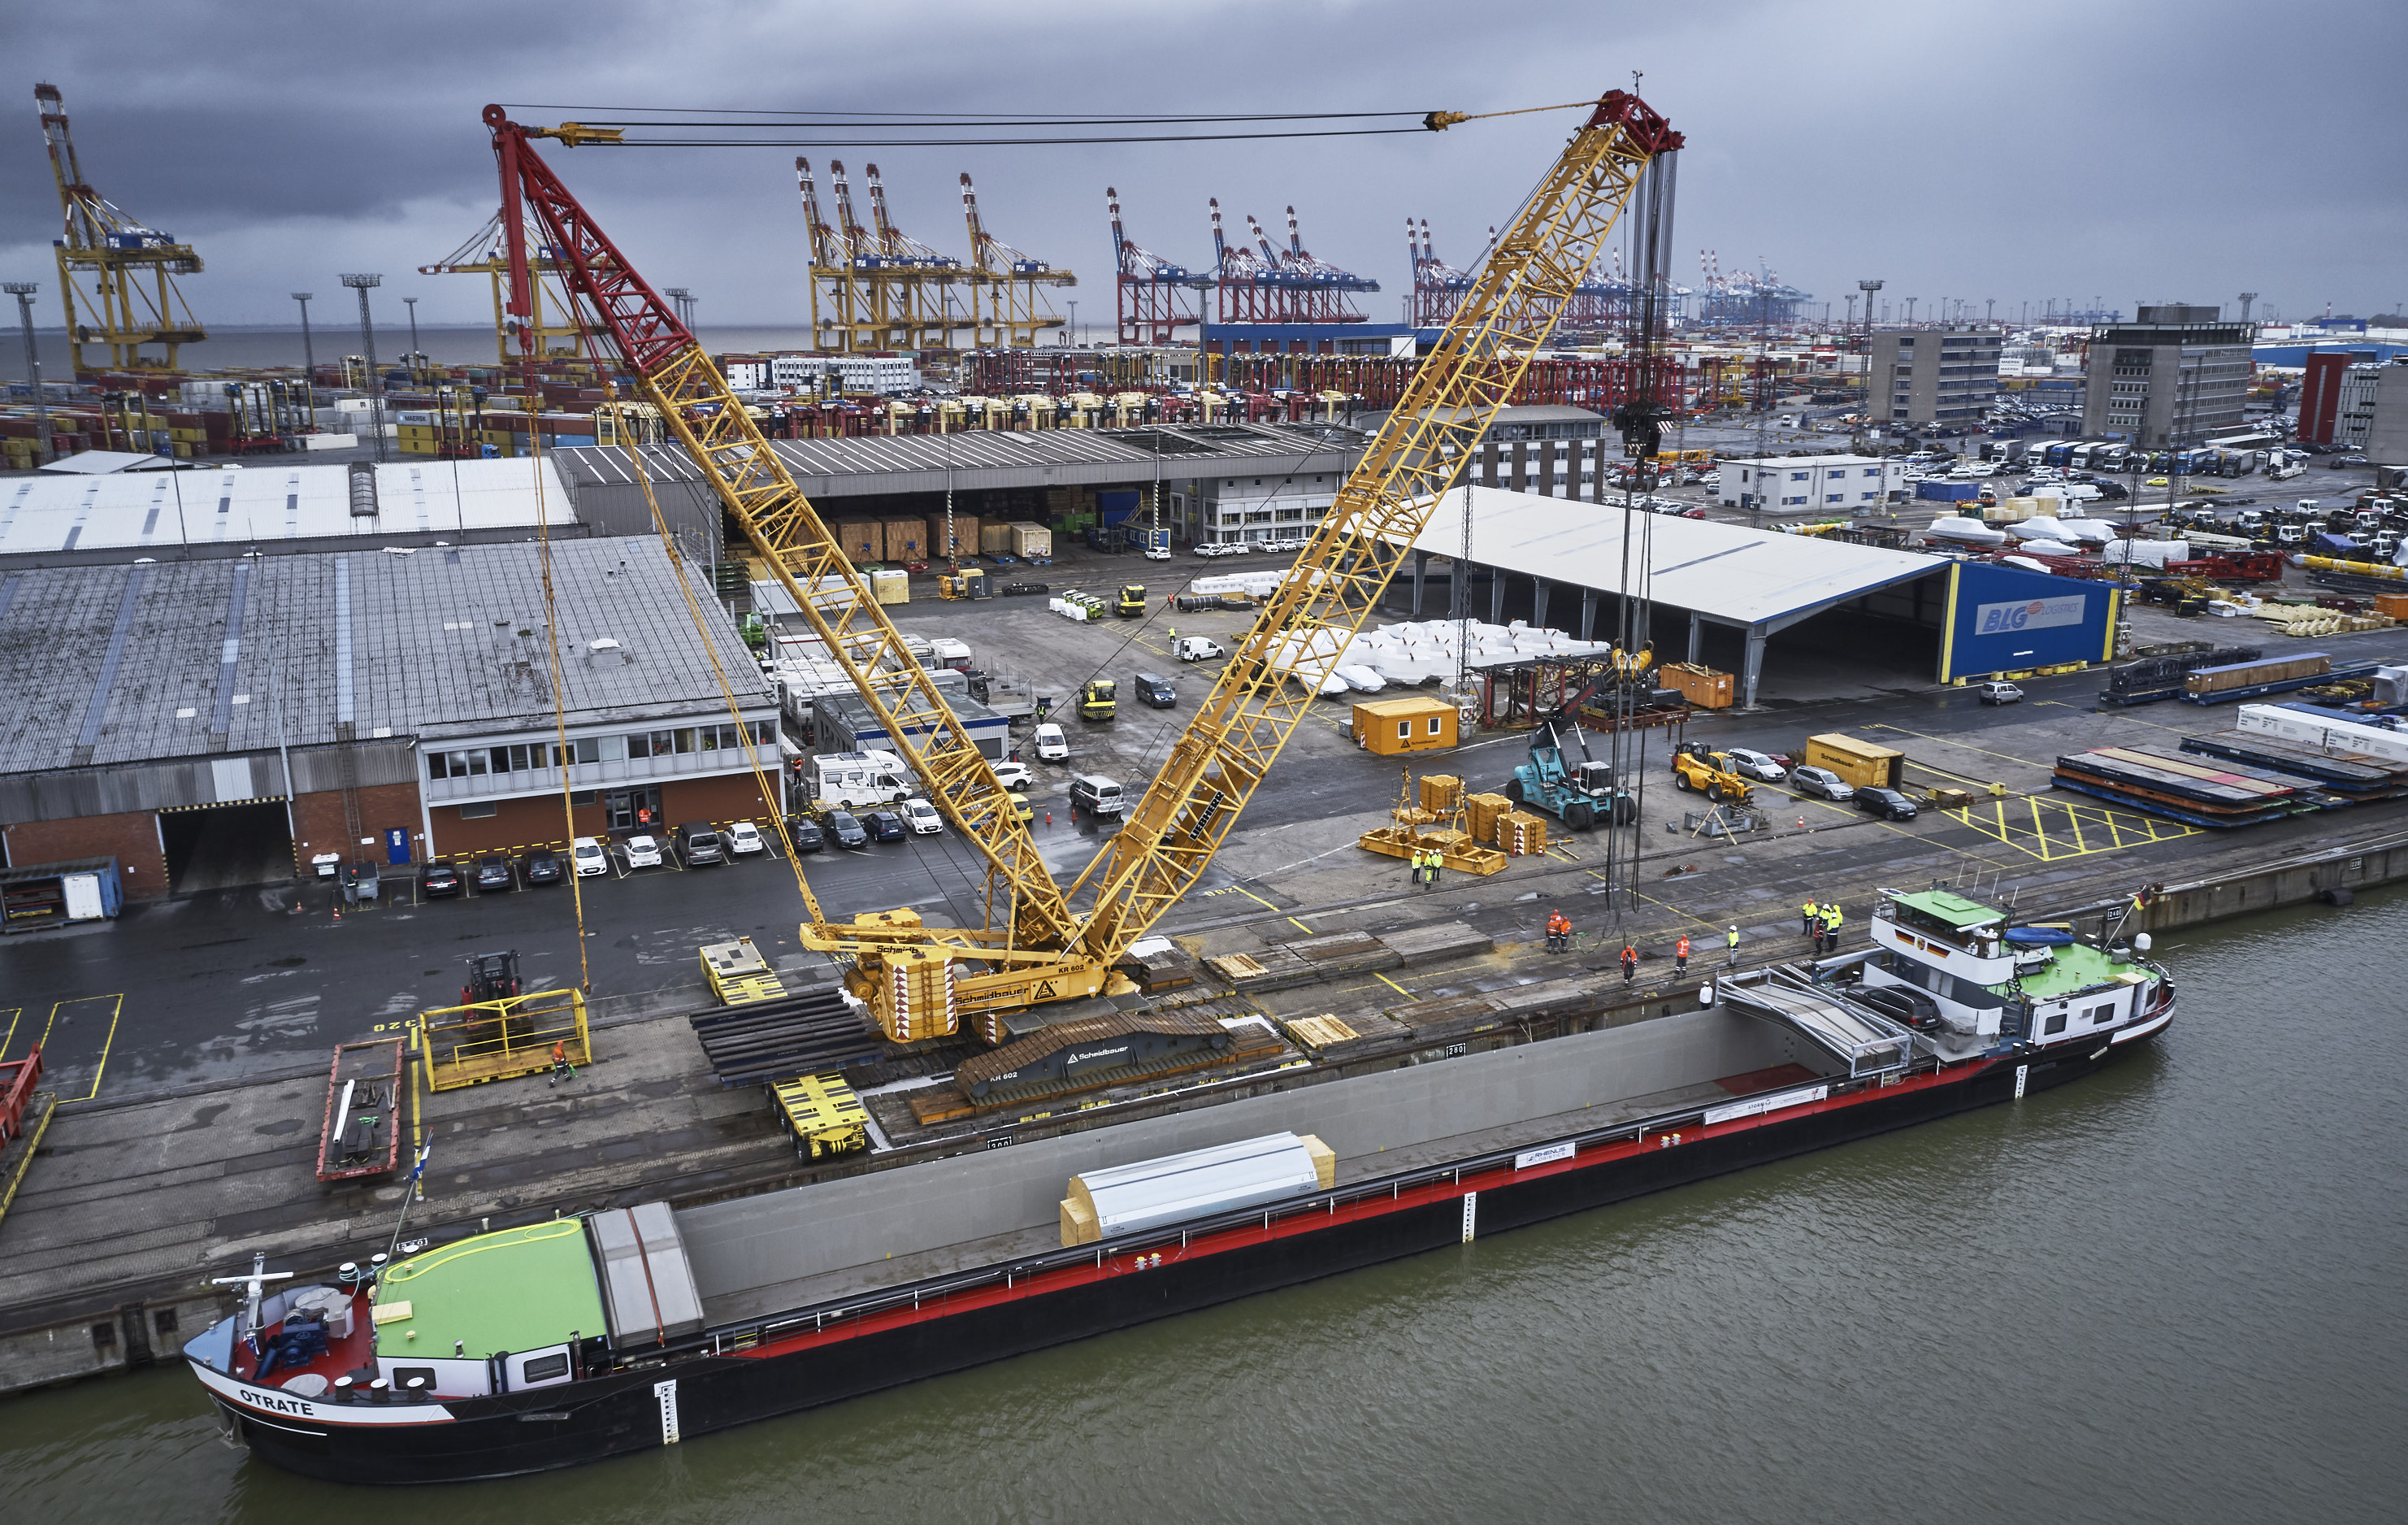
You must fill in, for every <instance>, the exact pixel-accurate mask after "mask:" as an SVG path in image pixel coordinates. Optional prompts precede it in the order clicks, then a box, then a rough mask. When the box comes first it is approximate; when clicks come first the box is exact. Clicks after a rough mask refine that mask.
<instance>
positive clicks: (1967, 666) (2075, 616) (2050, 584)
mask: <svg viewBox="0 0 2408 1525" xmlns="http://www.w3.org/2000/svg"><path fill="white" fill-rule="evenodd" d="M1469 494H1470V498H1471V504H1470V509H1471V512H1470V519H1471V525H1470V536H1471V540H1470V543H1471V556H1470V559H1469V565H1468V566H1467V567H1466V568H1465V569H1464V590H1465V593H1466V595H1467V597H1463V598H1461V599H1457V598H1456V597H1455V596H1454V594H1453V593H1452V592H1451V591H1450V587H1449V583H1451V582H1452V580H1453V578H1454V576H1455V566H1454V558H1455V553H1456V552H1457V550H1458V549H1459V548H1460V547H1461V546H1462V545H1463V543H1464V525H1463V524H1462V522H1461V519H1460V518H1459V517H1457V516H1453V515H1446V514H1441V515H1439V516H1437V517H1436V518H1435V519H1433V521H1432V522H1431V524H1430V525H1429V526H1428V527H1427V528H1426V529H1425V530H1424V531H1423V532H1422V534H1421V535H1420V536H1419V537H1418V538H1416V539H1415V540H1414V541H1413V543H1412V546H1411V547H1410V548H1409V549H1408V551H1407V552H1406V555H1405V562H1404V566H1403V568H1401V569H1400V572H1399V575H1398V579H1397V585H1396V589H1395V592H1394V594H1393V595H1392V599H1391V602H1392V604H1393V603H1401V604H1402V605H1403V609H1402V610H1401V612H1404V613H1406V614H1407V615H1409V616H1410V617H1412V618H1414V619H1421V618H1425V617H1430V616H1441V615H1447V614H1450V613H1451V614H1453V615H1455V616H1456V617H1465V616H1469V617H1471V618H1478V619H1484V620H1486V621H1487V622H1489V623H1490V624H1498V625H1501V624H1503V623H1505V621H1506V619H1507V617H1508V615H1509V614H1524V615H1526V616H1527V619H1528V620H1529V622H1530V623H1531V624H1533V625H1537V626H1551V625H1552V626H1556V627H1558V628H1561V629H1564V630H1568V631H1570V633H1571V634H1572V635H1574V636H1577V637H1578V638H1579V639H1581V640H1613V639H1615V637H1614V634H1613V632H1614V631H1615V630H1616V629H1617V628H1618V627H1619V625H1620V619H1619V615H1618V611H1617V608H1616V605H1617V602H1618V597H1619V594H1618V591H1617V590H1619V589H1621V588H1623V587H1625V586H1627V587H1629V588H1631V589H1632V590H1634V594H1636V593H1638V592H1639V590H1644V595H1643V596H1644V597H1645V599H1646V600H1647V603H1648V606H1649V607H1648V608H1647V609H1646V611H1645V613H1646V623H1645V625H1644V626H1642V628H1641V633H1640V637H1639V642H1638V643H1639V644H1641V645H1642V646H1653V647H1654V648H1655V650H1656V655H1657V658H1658V660H1660V661H1665V662H1673V661H1687V662H1693V663H1694V662H1699V661H1701V660H1707V659H1710V658H1713V657H1714V656H1715V654H1713V653H1710V652H1709V651H1708V650H1707V641H1708V638H1709V634H1710V632H1717V633H1719V635H1720V641H1719V642H1718V643H1719V644H1721V645H1722V646H1723V650H1724V653H1725V654H1727V655H1723V656H1722V657H1721V659H1723V660H1731V661H1733V663H1734V666H1735V667H1736V669H1737V672H1738V676H1739V684H1738V687H1739V696H1738V697H1739V702H1740V703H1741V704H1742V705H1743V706H1746V707H1749V708H1754V707H1755V706H1756V704H1757V703H1758V702H1759V700H1760V698H1762V697H1763V687H1764V677H1765V661H1766V655H1767V652H1768V650H1769V648H1770V643H1771V642H1772V640H1774V638H1775V637H1779V638H1781V639H1782V640H1784V641H1785V642H1787V643H1789V644H1790V645H1792V646H1794V647H1797V648H1799V650H1801V651H1803V652H1806V653H1811V654H1812V655H1809V656H1807V657H1806V658H1805V659H1804V660H1802V661H1799V662H1796V663H1793V664H1792V668H1793V671H1797V672H1811V671H1812V669H1814V668H1816V667H1817V666H1821V665H1827V664H1828V663H1829V662H1831V661H1833V660H1837V661H1842V662H1846V663H1849V664H1851V665H1853V666H1855V667H1856V668H1857V669H1859V670H1866V671H1872V670H1881V671H1887V672H1895V673H1898V674H1899V675H1901V676H1908V675H1912V676H1913V677H1914V679H1915V680H1916V681H1918V682H1924V681H1937V682H1940V683H1961V682H1966V681H1970V680H1972V679H1975V678H1981V677H1987V676H1991V675H1995V674H2000V673H2022V672H2029V671H2031V670H2032V669H2037V668H2042V667H2054V666H2065V665H2081V664H2085V663H2093V662H2103V661H2105V660H2107V659H2108V657H2109V655H2110V654H2111V653H2112V650H2113V646H2114V626H2115V616H2116V609H2117V595H2116V590H2115V589H2114V588H2113V587H2110V586H2108V585H2106V584H2103V583H2088V582H2083V581H2080V580H2077V579H2072V578H2062V577H2052V576H2049V575H2046V574H2044V573H2040V572H2028V571H2022V570H2019V569H2017V568H2009V567H1990V566H1971V565H1967V564H1963V563H1959V562H1957V561H1954V560H1950V559H1948V558H1945V557H1942V556H1934V555H1927V554H1921V553H1919V552H1909V551H1894V550H1889V549H1885V548H1883V547H1880V546H1872V545H1856V544H1851V543H1848V542H1845V541H1842V540H1835V539H1830V538H1827V537H1818V536H1811V535H1787V534H1782V533H1779V532H1776V531H1771V530H1761V529H1751V528H1748V527H1747V526H1745V525H1728V524H1720V523H1716V522H1714V521H1712V520H1703V519H1683V518H1679V517H1677V516H1673V515H1669V514H1662V515H1659V514H1645V513H1641V514H1630V515H1626V514H1625V513H1623V512H1622V511H1618V510H1613V509H1610V508H1609V509H1605V510H1599V511H1581V510H1576V509H1569V508H1568V507H1567V506H1566V505H1565V504H1563V503H1562V502H1560V501H1556V500H1553V499H1550V498H1547V497H1544V496H1536V495H1533V494H1527V493H1508V492H1502V491H1498V490H1497V489H1493V488H1486V487H1473V488H1471V489H1469ZM1449 503H1450V505H1452V503H1453V497H1452V496H1450V498H1449ZM1441 564H1442V565H1441ZM1433 567H1439V568H1440V570H1439V572H1438V575H1437V577H1435V578H1433V576H1432V568H1433ZM1626 579H1627V582H1626ZM1433 582H1435V583H1437V586H1436V587H1435V588H1433V587H1432V586H1431V584H1432V583H1433ZM1481 583H1486V584H1487V586H1486V588H1485V590H1484V597H1480V596H1479V595H1480V593H1481V591H1482V590H1481V589H1480V584H1481ZM1733 637H1736V638H1737V640H1736V642H1733V640H1732V638H1733ZM1733 644H1736V647H1737V650H1736V651H1735V652H1734V651H1731V650H1730V647H1731V645H1733ZM1925 674H1928V678H1927V677H1925ZM1784 697H1785V698H1786V697H1789V696H1784Z"/></svg>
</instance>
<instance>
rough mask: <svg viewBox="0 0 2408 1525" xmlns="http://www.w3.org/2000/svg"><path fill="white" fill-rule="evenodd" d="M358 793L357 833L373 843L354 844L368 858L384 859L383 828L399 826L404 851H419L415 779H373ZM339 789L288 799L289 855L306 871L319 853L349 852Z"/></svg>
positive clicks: (350, 846)
mask: <svg viewBox="0 0 2408 1525" xmlns="http://www.w3.org/2000/svg"><path fill="white" fill-rule="evenodd" d="M358 793H359V797H360V835H361V836H363V837H368V838H372V839H374V844H373V845H372V846H369V847H366V848H361V849H358V850H359V851H362V852H365V853H366V854H367V855H368V861H369V862H371V863H382V862H383V861H384V834H385V832H386V830H387V829H389V828H391V827H400V828H401V829H403V830H404V831H407V832H409V845H410V856H411V857H412V858H413V859H415V858H417V857H419V856H423V854H422V852H421V848H422V846H423V844H422V843H421V842H419V840H418V785H417V784H369V785H367V786H366V787H364V788H362V789H360V790H359V791H358ZM346 835H347V833H346V831H345V828H344V822H343V792H342V791H341V790H340V789H328V790H324V791H322V792H320V793H317V794H305V795H302V796H300V797H299V798H296V799H294V801H293V856H294V861H295V862H297V863H298V864H299V865H300V866H301V867H300V872H301V873H302V874H303V875H304V876H307V875H308V872H309V860H310V859H311V858H313V857H315V856H318V855H319V854H320V853H340V854H342V855H343V856H344V858H345V859H346V860H349V859H350V858H351V856H352V854H353V851H354V847H355V844H353V843H351V842H346V841H345V837H346Z"/></svg>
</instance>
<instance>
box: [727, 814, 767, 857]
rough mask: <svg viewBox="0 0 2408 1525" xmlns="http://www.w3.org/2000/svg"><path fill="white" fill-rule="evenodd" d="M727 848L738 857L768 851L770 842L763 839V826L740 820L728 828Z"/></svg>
mask: <svg viewBox="0 0 2408 1525" xmlns="http://www.w3.org/2000/svg"><path fill="white" fill-rule="evenodd" d="M727 850H728V852H730V853H732V854H734V855H735V856H738V857H749V856H752V855H753V854H754V853H766V852H767V851H768V850H769V844H768V842H766V841H764V840H763V839H762V836H761V828H760V827H757V826H754V825H753V823H752V822H750V821H738V822H737V823H736V824H734V825H733V826H731V827H728V828H727Z"/></svg>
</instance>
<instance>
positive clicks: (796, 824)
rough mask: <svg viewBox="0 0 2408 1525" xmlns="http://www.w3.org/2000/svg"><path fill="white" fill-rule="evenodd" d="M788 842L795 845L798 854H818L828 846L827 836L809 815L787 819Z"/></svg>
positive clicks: (793, 816)
mask: <svg viewBox="0 0 2408 1525" xmlns="http://www.w3.org/2000/svg"><path fill="white" fill-rule="evenodd" d="M786 840H787V841H788V842H792V843H794V845H795V851H796V852H797V853H816V852H818V851H819V850H820V849H821V848H823V847H824V846H826V845H827V834H826V833H825V832H824V831H822V830H821V829H820V824H819V823H818V822H817V821H814V820H812V819H811V818H810V816H808V815H789V816H787V817H786Z"/></svg>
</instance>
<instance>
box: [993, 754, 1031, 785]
mask: <svg viewBox="0 0 2408 1525" xmlns="http://www.w3.org/2000/svg"><path fill="white" fill-rule="evenodd" d="M995 781H996V783H997V784H1002V785H1003V786H1004V787H1005V788H1007V789H1025V788H1027V787H1028V784H1029V781H1030V774H1029V771H1028V765H1027V764H1026V763H1025V762H1022V761H1021V760H1020V759H1019V758H1017V757H1014V758H1011V759H1010V760H1008V761H1005V762H999V763H996V765H995Z"/></svg>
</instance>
